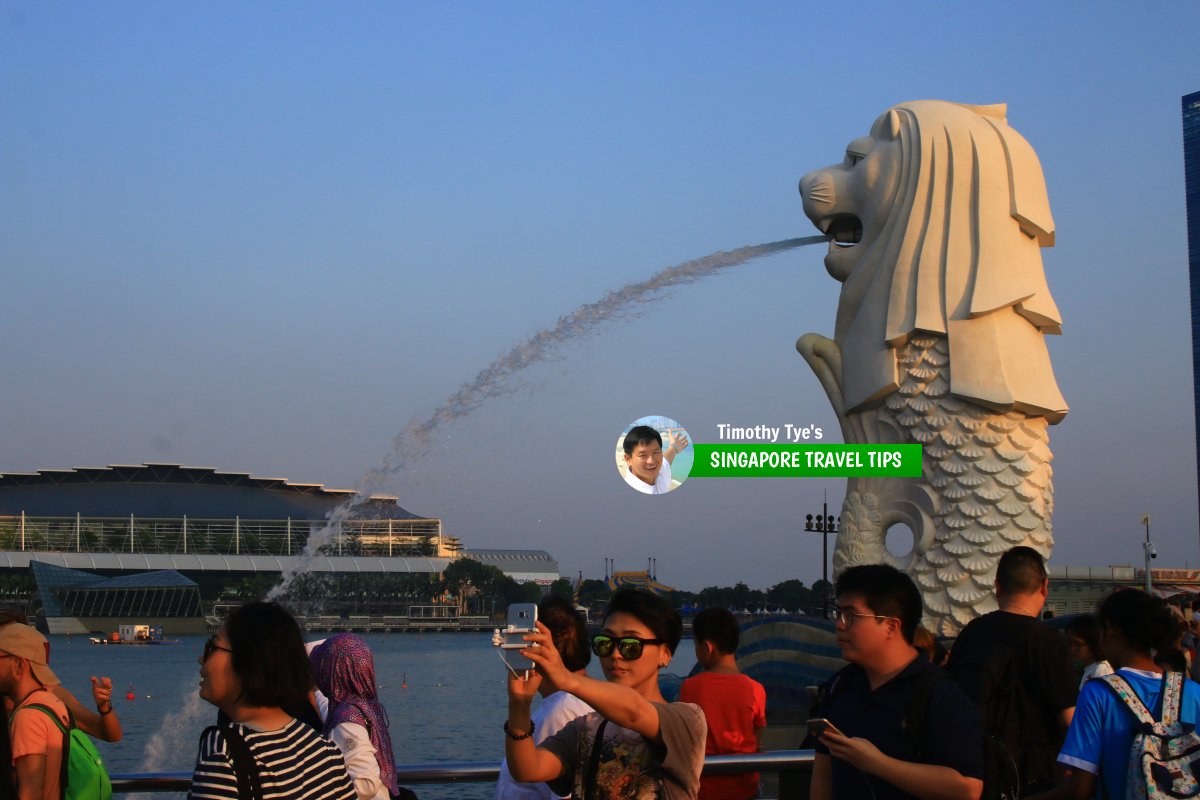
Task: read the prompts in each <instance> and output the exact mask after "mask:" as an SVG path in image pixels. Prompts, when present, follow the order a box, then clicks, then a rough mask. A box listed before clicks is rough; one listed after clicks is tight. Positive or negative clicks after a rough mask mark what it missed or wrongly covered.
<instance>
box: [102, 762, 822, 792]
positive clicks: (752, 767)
mask: <svg viewBox="0 0 1200 800" xmlns="http://www.w3.org/2000/svg"><path fill="white" fill-rule="evenodd" d="M812 762H813V751H812V750H772V751H769V752H766V753H745V754H738V755H727V756H706V757H705V759H704V774H705V775H735V774H738V773H742V772H758V773H762V774H764V775H767V774H774V775H776V776H778V784H777V787H778V788H777V790H776V791H775V792H772V794H773V795H774V796H775V797H779V798H788V800H805V798H807V797H808V783H809V778H810V777H811V775H812ZM499 774H500V762H499V761H445V762H437V763H434V764H402V765H397V767H396V775H397V777H398V778H399V779H400V784H401V785H402V786H410V787H411V786H420V785H429V784H457V783H493V782H495V780H496V778H497V777H498V776H499ZM112 783H113V792H114V793H116V794H122V793H129V792H156V793H157V792H186V791H187V790H188V789H189V788H190V787H191V785H192V773H190V772H144V773H126V774H116V775H113V776H112ZM418 794H419V793H418Z"/></svg>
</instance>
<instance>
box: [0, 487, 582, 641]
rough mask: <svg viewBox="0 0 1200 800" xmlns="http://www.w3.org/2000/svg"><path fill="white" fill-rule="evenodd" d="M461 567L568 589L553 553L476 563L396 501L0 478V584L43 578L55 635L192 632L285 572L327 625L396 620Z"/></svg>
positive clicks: (499, 554)
mask: <svg viewBox="0 0 1200 800" xmlns="http://www.w3.org/2000/svg"><path fill="white" fill-rule="evenodd" d="M459 557H469V558H473V559H475V560H478V561H481V562H483V563H489V564H493V565H494V566H497V567H499V568H500V569H501V571H502V572H504V573H505V574H507V575H508V576H509V577H511V578H513V579H514V580H516V581H518V582H521V583H524V582H531V581H532V582H536V583H538V584H540V585H543V586H548V585H549V584H550V583H553V582H554V581H555V580H557V579H558V577H559V575H558V565H557V563H555V561H554V559H553V558H551V557H550V556H549V554H547V553H545V552H542V551H517V550H505V551H492V550H473V551H472V552H470V553H467V552H465V551H464V550H463V548H462V544H461V542H459V540H458V539H457V538H455V537H453V536H449V535H447V534H446V533H445V532H444V531H443V529H442V522H441V520H440V519H436V518H430V517H422V516H420V515H417V514H413V513H410V512H409V511H407V510H405V509H404V508H402V507H401V506H400V505H399V503H398V502H397V499H396V498H395V497H391V496H384V495H374V496H371V497H362V496H360V495H358V494H357V493H356V492H355V491H354V490H348V489H327V488H325V487H324V486H321V485H319V484H302V483H291V482H289V481H287V480H285V479H282V478H259V477H254V476H252V475H249V474H247V473H239V472H219V471H217V470H214V469H210V468H207V467H187V466H183V465H180V464H137V465H112V466H108V467H81V468H76V469H69V470H40V471H38V472H35V473H9V474H3V475H0V582H2V581H5V580H7V581H8V582H9V583H17V584H20V583H21V581H27V577H26V576H29V575H31V574H32V575H33V577H34V578H35V579H36V580H37V593H36V599H37V600H38V602H37V603H36V604H35V607H34V609H33V610H38V609H40V611H41V612H42V613H44V614H45V616H46V620H45V627H47V628H49V629H50V630H51V631H52V632H59V629H60V628H61V629H62V630H63V631H64V632H65V631H66V628H63V627H62V626H64V625H65V626H68V627H69V628H70V630H71V631H75V630H78V629H80V628H81V627H84V628H89V629H91V630H97V629H100V630H102V631H103V630H104V628H105V627H109V626H110V625H109V623H111V622H148V621H149V622H152V623H153V624H157V625H161V626H162V627H163V629H164V630H165V631H166V632H167V633H182V632H186V631H184V630H183V629H182V628H181V627H180V626H181V625H185V627H186V625H190V624H191V622H187V623H184V620H185V619H186V620H192V619H194V618H193V617H192V615H191V612H190V610H189V612H188V613H187V614H185V615H180V614H177V613H176V612H177V611H178V610H179V609H180V608H181V606H180V603H181V602H182V600H183V598H184V596H185V595H186V596H187V598H188V603H189V605H188V608H189V609H190V607H191V606H190V602H191V598H192V597H193V596H196V597H199V599H200V602H201V603H202V605H203V607H204V608H205V609H211V608H212V607H213V604H214V603H216V602H217V601H218V600H221V601H222V602H225V603H233V604H237V603H238V602H241V601H243V600H245V599H249V597H250V596H256V594H255V593H261V592H265V591H266V589H267V588H268V587H269V586H271V585H273V584H274V583H275V582H276V581H277V579H278V576H279V575H280V574H281V573H288V574H300V575H302V576H303V578H302V580H301V581H298V582H297V583H296V584H293V589H294V590H295V591H296V592H297V593H296V594H295V595H293V596H292V597H293V599H294V600H296V601H297V602H302V603H304V604H306V605H308V606H315V607H320V608H323V609H324V610H323V611H320V612H318V613H334V614H347V613H348V614H354V613H385V614H386V613H398V611H399V610H401V609H404V610H406V609H407V608H408V606H409V604H411V603H412V602H414V601H416V600H419V598H421V597H423V596H427V595H428V594H429V589H430V587H431V586H432V585H433V584H434V583H435V582H436V581H437V580H438V578H439V577H440V575H441V573H443V572H444V571H445V569H446V567H447V566H448V565H449V564H450V563H451V562H452V561H454V560H455V559H456V558H459ZM113 581H116V582H115V583H112V582H113ZM126 600H128V601H129V602H125V601H126ZM135 601H136V602H135ZM109 612H113V613H109ZM168 612H169V613H168ZM126 614H131V615H132V616H131V617H130V618H128V619H124V618H122V617H123V616H124V615H126ZM51 617H57V618H59V621H58V622H53V621H51V619H50V618H51ZM160 618H161V619H160ZM73 619H74V620H85V621H84V622H82V623H81V624H76V623H75V622H72V621H71V620H73ZM88 620H92V621H88ZM114 629H115V628H114Z"/></svg>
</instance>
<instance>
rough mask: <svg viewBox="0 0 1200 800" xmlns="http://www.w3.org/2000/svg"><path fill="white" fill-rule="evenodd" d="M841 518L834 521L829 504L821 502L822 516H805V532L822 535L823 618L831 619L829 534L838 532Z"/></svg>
mask: <svg viewBox="0 0 1200 800" xmlns="http://www.w3.org/2000/svg"><path fill="white" fill-rule="evenodd" d="M839 522H841V517H838V518H837V519H834V518H833V517H832V516H831V515H830V514H829V504H828V503H827V502H826V501H824V500H822V501H821V515H820V516H819V517H817V518H816V519H813V515H812V514H805V515H804V530H806V531H810V532H815V533H819V534H821V580H822V582H824V584H825V586H824V587H822V588H823V590H824V596H823V597H822V598H821V617H822V619H829V534H831V533H837V532H838V523H839Z"/></svg>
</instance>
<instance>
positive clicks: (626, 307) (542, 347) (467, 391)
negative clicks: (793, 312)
mask: <svg viewBox="0 0 1200 800" xmlns="http://www.w3.org/2000/svg"><path fill="white" fill-rule="evenodd" d="M828 241H829V238H828V237H827V236H802V237H799V238H795V239H784V240H782V241H778V242H768V243H767V244H757V245H750V246H747V247H739V248H738V249H736V250H729V251H719V252H716V253H713V254H711V255H707V256H704V257H703V258H697V259H694V260H692V261H685V262H683V263H682V264H676V265H675V266H673V267H667V268H666V269H663V270H660V271H659V272H657V273H655V274H654V275H652V276H651V277H649V278H647V279H646V280H644V281H637V282H635V283H628V284H626V285H624V286H622V287H621V288H619V289H614V290H613V291H611V292H609V293H608V294H606V295H604V297H602V298H600V299H599V300H597V301H596V302H594V303H588V304H586V305H582V306H580V307H579V308H577V309H575V310H574V311H572V312H571V313H569V314H567V315H565V316H562V317H559V318H558V323H557V324H556V325H554V327H552V328H544V329H542V330H540V331H538V332H537V333H535V334H533V335H532V336H530V337H529V338H527V339H525V340H524V341H523V342H521V343H519V344H517V345H516V346H515V347H513V348H512V349H511V350H509V351H508V352H507V353H505V354H504V355H502V356H500V357H499V358H497V359H496V360H495V361H493V362H492V363H490V364H488V365H487V366H486V367H484V368H483V369H482V370H481V371H480V372H479V374H478V375H476V376H475V378H474V379H473V380H470V381H468V382H467V383H464V384H463V385H462V386H460V387H459V388H458V390H457V391H455V392H454V393H453V394H451V395H450V396H449V397H447V398H446V399H445V400H444V401H443V402H442V404H441V405H439V406H438V407H437V408H435V409H434V411H433V413H432V414H430V416H429V417H428V418H427V419H425V420H423V421H416V420H414V421H413V422H411V423H409V424H408V425H407V426H406V427H405V428H404V430H403V431H401V432H400V433H399V434H397V435H396V436H395V437H394V438H393V439H392V450H391V452H390V453H388V455H387V456H386V457H384V459H383V462H382V463H381V464H380V465H379V466H378V467H376V468H375V469H373V470H371V471H370V472H368V473H366V474H365V475H364V476H363V478H362V480H360V481H359V483H358V486H357V487H355V488H356V492H355V495H354V497H353V498H351V499H350V500H347V501H346V502H345V503H342V504H341V505H339V506H338V507H337V508H335V509H333V511H331V512H330V514H329V519H328V521H327V522H326V524H325V525H323V526H322V527H321V528H318V529H317V530H314V531H312V532H311V533H310V534H309V537H308V542H307V544H305V546H304V551H303V553H301V554H300V556H299V558H298V559H297V560H296V562H295V564H294V565H293V566H292V567H290V568H289V569H287V570H284V572H283V574H282V576H281V580H280V582H279V584H277V585H276V586H275V587H273V588H272V589H271V591H270V592H268V593H267V599H268V600H275V599H277V598H279V597H280V596H282V595H283V594H285V593H286V592H287V590H288V589H289V588H290V587H291V585H292V582H293V581H294V580H295V579H296V578H297V577H298V576H299V575H302V574H304V573H305V572H307V571H308V568H309V566H310V565H311V563H312V561H313V559H314V558H316V557H317V556H318V555H319V551H320V549H321V548H322V547H324V546H325V545H327V544H330V543H331V542H333V540H334V537H335V536H337V535H338V534H339V533H340V532H341V529H342V523H343V522H345V521H346V520H348V519H350V518H351V516H352V515H353V513H354V511H355V510H356V509H357V508H358V507H359V506H360V505H362V504H363V503H365V502H366V501H367V500H369V499H370V497H371V495H373V494H375V493H377V492H379V491H380V490H381V489H382V487H383V486H384V482H385V480H386V479H387V478H388V477H389V476H391V475H393V474H395V473H396V472H399V471H400V470H401V469H403V468H404V467H405V465H407V464H409V463H410V462H412V461H414V460H416V459H417V458H419V457H420V456H422V455H424V454H425V453H426V452H428V449H429V445H430V443H431V441H432V440H433V435H434V434H435V433H436V432H437V431H438V430H439V429H441V428H442V427H443V426H445V425H448V424H450V423H452V422H456V421H457V420H460V419H463V418H464V417H466V416H468V415H470V414H472V413H473V412H474V411H475V410H476V409H478V408H479V407H480V406H482V405H483V404H484V403H486V402H487V401H489V400H491V399H493V398H496V397H501V396H503V395H506V394H512V393H513V392H515V391H517V389H518V384H516V383H514V382H513V381H512V378H513V377H514V376H515V375H517V374H518V373H519V372H521V371H523V370H525V369H526V368H528V367H531V366H533V365H535V364H539V363H541V362H543V361H546V360H547V359H548V358H549V357H550V356H552V355H553V354H554V353H555V351H556V350H557V349H558V348H559V347H561V346H563V345H565V344H567V343H569V342H571V341H573V340H576V339H578V338H580V337H581V336H585V335H588V334H590V333H592V332H594V331H595V329H596V328H598V327H599V326H600V325H602V324H603V323H606V322H609V321H612V320H616V319H621V318H624V317H629V316H632V315H634V314H635V313H636V312H637V311H638V310H639V309H640V308H641V307H642V306H645V305H647V304H648V303H650V302H651V301H654V300H658V299H661V297H662V296H663V295H664V294H665V293H666V292H668V291H669V290H671V289H674V288H675V287H677V286H683V285H685V284H689V283H695V282H696V281H699V280H701V279H703V278H707V277H708V276H710V275H714V274H716V273H718V272H722V271H724V270H726V269H729V268H730V267H736V266H740V265H742V264H745V263H746V262H748V261H753V260H754V259H757V258H762V257H764V256H770V255H775V254H777V253H782V252H785V251H787V250H792V249H794V248H797V247H801V246H803V245H810V244H824V243H826V242H828Z"/></svg>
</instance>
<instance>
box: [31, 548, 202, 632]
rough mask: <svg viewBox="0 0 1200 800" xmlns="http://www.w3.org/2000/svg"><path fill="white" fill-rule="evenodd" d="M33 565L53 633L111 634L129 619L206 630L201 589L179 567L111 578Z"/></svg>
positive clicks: (171, 627) (168, 628)
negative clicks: (177, 569)
mask: <svg viewBox="0 0 1200 800" xmlns="http://www.w3.org/2000/svg"><path fill="white" fill-rule="evenodd" d="M29 567H30V569H31V570H32V572H33V576H34V580H35V581H36V582H37V592H38V599H39V600H41V604H42V610H43V612H44V613H45V619H46V626H47V628H48V629H49V632H50V633H91V632H100V633H109V632H111V631H115V630H117V628H118V627H119V626H120V625H122V624H126V623H128V622H130V621H134V620H136V621H137V622H139V623H142V624H146V625H156V626H159V627H161V628H162V629H163V632H164V633H168V634H176V635H177V634H188V633H199V634H202V633H205V631H206V628H205V621H204V617H203V614H202V605H201V601H200V587H199V586H198V585H197V584H196V582H195V581H192V580H188V579H187V578H186V577H184V576H183V575H181V574H180V573H178V572H176V571H175V570H169V569H163V570H154V571H152V572H142V573H138V574H135V575H120V576H117V577H115V578H107V577H105V576H103V575H95V574H93V573H90V572H84V571H83V570H78V569H68V568H67V567H59V566H56V565H54V564H46V563H43V562H41V561H31V562H30V563H29Z"/></svg>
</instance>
